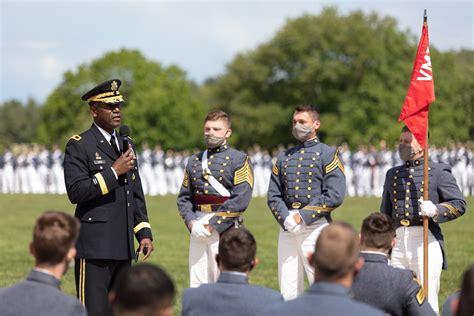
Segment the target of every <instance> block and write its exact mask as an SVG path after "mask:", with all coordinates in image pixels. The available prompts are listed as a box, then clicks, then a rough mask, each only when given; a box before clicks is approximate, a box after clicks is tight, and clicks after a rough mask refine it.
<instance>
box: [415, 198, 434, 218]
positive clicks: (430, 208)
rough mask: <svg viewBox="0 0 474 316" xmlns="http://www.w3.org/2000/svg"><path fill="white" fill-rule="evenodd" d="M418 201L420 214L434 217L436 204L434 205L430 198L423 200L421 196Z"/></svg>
mask: <svg viewBox="0 0 474 316" xmlns="http://www.w3.org/2000/svg"><path fill="white" fill-rule="evenodd" d="M418 202H420V209H421V212H420V213H421V215H423V216H428V217H435V216H436V215H437V214H438V209H437V208H436V205H434V203H433V202H431V201H430V200H426V201H425V200H423V198H421V199H419V200H418Z"/></svg>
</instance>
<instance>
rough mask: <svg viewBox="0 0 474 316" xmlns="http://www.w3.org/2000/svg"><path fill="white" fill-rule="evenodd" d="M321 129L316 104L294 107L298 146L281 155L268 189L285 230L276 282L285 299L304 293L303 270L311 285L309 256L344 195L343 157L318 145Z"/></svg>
mask: <svg viewBox="0 0 474 316" xmlns="http://www.w3.org/2000/svg"><path fill="white" fill-rule="evenodd" d="M319 127H320V121H319V114H318V112H317V111H316V109H315V108H314V107H313V106H311V105H299V106H297V107H296V108H295V113H294V115H293V136H294V137H295V138H296V139H297V140H298V141H299V143H300V144H299V145H298V146H296V147H293V148H291V149H289V150H287V151H286V152H284V153H280V154H279V155H278V158H277V161H276V163H275V165H274V166H273V168H272V175H271V179H270V185H269V188H268V206H269V207H270V209H271V212H272V214H273V215H274V216H275V218H276V220H277V221H278V223H279V224H280V226H281V229H280V235H279V239H278V281H279V283H280V290H281V293H282V294H283V297H284V298H285V299H286V300H288V299H293V298H295V297H296V296H297V295H298V294H301V293H302V292H303V291H304V277H303V273H304V272H306V276H307V277H308V280H309V282H310V283H312V282H313V277H314V270H313V268H312V267H311V265H310V264H309V262H308V261H307V256H308V254H309V253H311V252H312V251H313V250H314V244H315V242H316V239H317V237H318V235H319V233H320V231H321V229H322V228H323V227H324V226H326V225H327V224H328V222H329V221H331V215H330V214H331V211H332V210H334V209H335V208H336V207H338V206H339V205H341V203H342V201H343V199H344V195H345V194H346V179H345V177H344V167H343V165H342V163H341V161H340V158H339V153H338V152H337V150H336V149H335V148H333V147H329V146H327V145H326V144H323V143H321V142H319V140H318V138H317V132H318V129H319ZM303 269H304V270H303Z"/></svg>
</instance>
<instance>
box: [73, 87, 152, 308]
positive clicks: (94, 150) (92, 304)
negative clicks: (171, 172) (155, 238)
mask: <svg viewBox="0 0 474 316" xmlns="http://www.w3.org/2000/svg"><path fill="white" fill-rule="evenodd" d="M120 84H121V81H120V80H118V79H115V80H110V81H107V82H104V83H102V84H100V85H98V86H96V87H95V88H93V89H92V90H90V91H89V92H87V93H86V94H84V95H83V96H82V100H84V101H87V102H88V103H89V109H90V113H91V115H92V117H93V120H94V123H93V124H92V127H91V128H90V129H88V130H87V131H85V132H83V133H82V134H80V135H74V136H72V137H71V139H70V140H69V142H68V143H67V146H66V152H65V157H64V177H65V181H66V189H67V194H68V197H69V200H70V201H71V202H72V203H73V204H77V207H76V212H75V216H76V217H77V218H78V219H79V220H80V221H81V229H80V233H79V238H78V241H77V245H76V248H77V256H76V262H75V263H76V264H75V270H76V271H75V272H76V273H75V276H76V289H77V294H78V297H79V299H80V300H81V302H82V303H83V304H85V306H86V309H87V312H88V314H89V315H109V314H110V307H109V305H108V300H107V293H108V291H109V290H110V289H111V284H112V281H113V280H114V278H115V276H116V275H117V273H118V272H119V270H120V269H122V268H124V267H127V266H130V261H131V259H135V258H136V253H135V250H134V239H133V238H134V235H135V237H136V238H137V239H138V242H139V243H140V246H139V252H141V253H144V254H145V257H144V258H147V257H148V256H149V255H150V253H151V251H153V243H152V234H151V227H150V224H149V221H148V216H147V210H146V204H145V198H144V196H143V190H142V185H141V181H140V175H139V174H138V168H137V166H136V164H135V161H136V156H135V154H134V145H133V143H131V140H130V139H129V138H128V139H126V141H127V142H129V144H130V148H129V149H128V150H127V151H126V152H125V153H123V154H122V151H123V148H122V147H123V139H120V141H119V139H118V136H117V133H116V131H115V129H116V128H117V127H118V126H119V125H120V121H121V111H120V107H121V105H122V104H123V102H124V100H123V97H122V95H121V94H120V92H119V90H118V89H119V87H120Z"/></svg>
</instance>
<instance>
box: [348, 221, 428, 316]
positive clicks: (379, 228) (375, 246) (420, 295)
mask: <svg viewBox="0 0 474 316" xmlns="http://www.w3.org/2000/svg"><path fill="white" fill-rule="evenodd" d="M360 243H361V257H362V258H364V261H365V264H364V266H363V267H362V269H361V270H360V271H359V273H358V274H357V276H356V278H355V280H354V283H353V284H352V292H353V293H354V298H355V299H356V300H358V301H361V302H364V303H367V304H369V305H372V306H374V307H377V308H380V309H381V310H383V311H385V312H386V313H387V314H390V315H394V316H398V315H400V316H402V315H407V316H410V315H435V313H434V311H433V309H432V308H431V306H430V305H429V303H428V302H427V300H426V299H425V294H424V292H423V288H422V287H421V285H420V282H419V281H418V279H417V278H416V275H415V274H414V273H413V272H412V271H410V270H406V269H398V268H394V267H392V266H390V265H389V264H388V256H389V253H390V252H391V250H392V247H393V245H394V244H395V229H394V228H393V224H392V220H391V218H390V217H388V216H387V215H385V214H382V213H372V214H370V215H369V216H368V217H366V218H365V219H364V221H363V222H362V228H361V232H360Z"/></svg>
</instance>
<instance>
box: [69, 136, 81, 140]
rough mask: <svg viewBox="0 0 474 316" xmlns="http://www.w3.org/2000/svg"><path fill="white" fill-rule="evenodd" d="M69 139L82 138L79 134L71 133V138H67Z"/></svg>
mask: <svg viewBox="0 0 474 316" xmlns="http://www.w3.org/2000/svg"><path fill="white" fill-rule="evenodd" d="M69 139H74V140H75V141H80V140H81V139H82V137H81V136H79V135H72V136H71V138H69Z"/></svg>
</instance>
